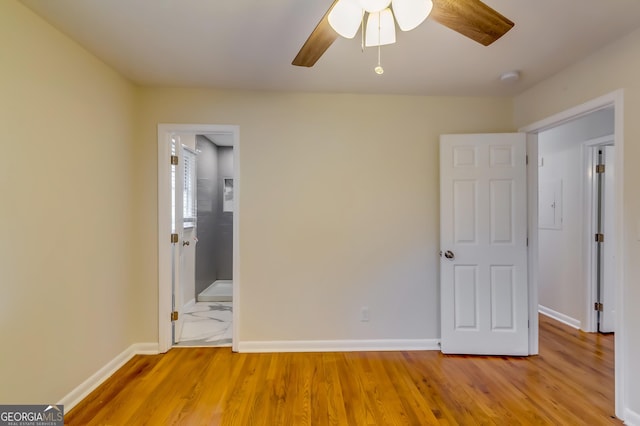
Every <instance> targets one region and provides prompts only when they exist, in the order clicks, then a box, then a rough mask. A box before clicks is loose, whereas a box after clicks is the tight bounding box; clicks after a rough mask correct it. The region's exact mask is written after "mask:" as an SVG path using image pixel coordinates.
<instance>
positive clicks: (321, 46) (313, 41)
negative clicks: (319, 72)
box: [291, 0, 338, 67]
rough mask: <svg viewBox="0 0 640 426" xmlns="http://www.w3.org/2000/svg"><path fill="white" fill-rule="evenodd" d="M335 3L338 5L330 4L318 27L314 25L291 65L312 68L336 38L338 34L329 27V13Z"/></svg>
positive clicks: (336, 0)
mask: <svg viewBox="0 0 640 426" xmlns="http://www.w3.org/2000/svg"><path fill="white" fill-rule="evenodd" d="M336 3H338V0H335V1H334V2H333V3H332V4H331V7H329V10H327V13H325V14H324V16H323V17H322V19H321V20H320V22H318V25H316V28H315V29H314V30H313V32H312V33H311V35H310V36H309V38H308V39H307V41H305V42H304V45H302V48H301V49H300V51H299V52H298V54H297V55H296V57H295V58H294V59H293V62H291V64H293V65H297V66H299V67H312V66H313V65H314V64H315V63H316V62H317V61H318V59H320V57H321V56H322V55H323V54H324V52H326V50H327V49H328V48H329V46H331V44H332V43H333V42H334V41H335V39H336V38H338V33H336V32H335V31H334V30H333V28H331V25H329V12H331V9H333V6H335V4H336Z"/></svg>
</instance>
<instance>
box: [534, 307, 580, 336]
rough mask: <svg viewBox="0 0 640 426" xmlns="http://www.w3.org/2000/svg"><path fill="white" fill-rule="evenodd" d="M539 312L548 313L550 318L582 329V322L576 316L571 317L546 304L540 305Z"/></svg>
mask: <svg viewBox="0 0 640 426" xmlns="http://www.w3.org/2000/svg"><path fill="white" fill-rule="evenodd" d="M538 312H540V313H541V314H542V315H546V316H548V317H549V318H553V319H554V320H556V321H560V322H561V323H564V324H567V325H568V326H569V327H573V328H577V329H578V330H580V328H581V325H582V324H581V323H580V321H579V320H577V319H575V318H571V317H570V316H568V315H565V314H561V313H560V312H557V311H554V310H553V309H551V308H547V307H546V306H542V305H538Z"/></svg>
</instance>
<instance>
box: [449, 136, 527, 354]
mask: <svg viewBox="0 0 640 426" xmlns="http://www.w3.org/2000/svg"><path fill="white" fill-rule="evenodd" d="M526 173H527V171H526V135H525V134H520V133H515V134H481V135H442V136H441V138H440V208H441V214H440V240H441V241H440V243H441V249H442V255H441V261H440V265H441V268H440V277H441V281H440V293H441V340H442V352H443V353H460V354H483V355H528V354H529V331H528V315H529V313H528V283H527V191H526ZM448 257H451V258H448Z"/></svg>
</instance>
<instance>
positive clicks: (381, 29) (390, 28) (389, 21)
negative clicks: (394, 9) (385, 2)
mask: <svg viewBox="0 0 640 426" xmlns="http://www.w3.org/2000/svg"><path fill="white" fill-rule="evenodd" d="M395 42H396V24H395V22H394V21H393V13H391V9H389V8H387V9H384V10H383V11H381V12H377V13H370V14H369V18H368V19H367V34H366V37H365V46H367V47H370V46H384V45H385V44H393V43H395Z"/></svg>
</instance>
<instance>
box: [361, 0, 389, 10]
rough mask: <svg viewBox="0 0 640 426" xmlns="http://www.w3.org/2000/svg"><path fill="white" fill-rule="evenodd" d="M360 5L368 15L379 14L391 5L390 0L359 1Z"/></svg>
mask: <svg viewBox="0 0 640 426" xmlns="http://www.w3.org/2000/svg"><path fill="white" fill-rule="evenodd" d="M359 2H360V5H361V6H362V8H363V9H364V10H366V11H367V12H369V13H376V12H380V11H381V10H384V9H386V8H387V7H389V5H390V4H391V0H359Z"/></svg>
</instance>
